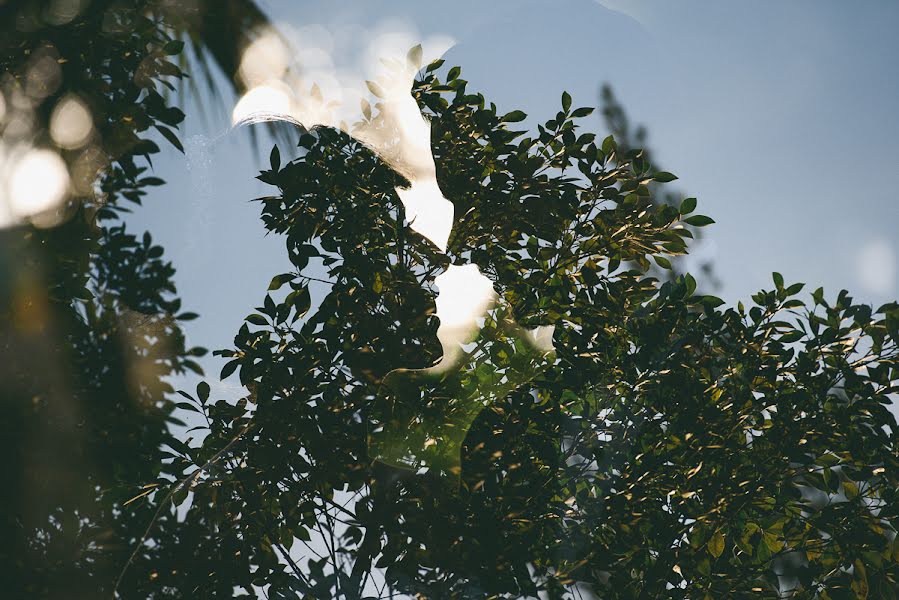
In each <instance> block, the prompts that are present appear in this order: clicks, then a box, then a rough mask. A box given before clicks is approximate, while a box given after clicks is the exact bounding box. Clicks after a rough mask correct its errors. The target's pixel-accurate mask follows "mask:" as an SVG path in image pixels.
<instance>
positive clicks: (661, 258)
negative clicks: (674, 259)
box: [652, 256, 671, 269]
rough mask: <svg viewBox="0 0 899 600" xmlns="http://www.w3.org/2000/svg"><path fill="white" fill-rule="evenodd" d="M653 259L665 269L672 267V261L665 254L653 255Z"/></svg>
mask: <svg viewBox="0 0 899 600" xmlns="http://www.w3.org/2000/svg"><path fill="white" fill-rule="evenodd" d="M652 259H653V260H654V261H656V264H657V265H659V266H660V267H662V268H663V269H671V261H670V260H668V259H667V258H665V257H664V256H653V257H652Z"/></svg>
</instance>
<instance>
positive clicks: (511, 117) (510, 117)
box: [500, 110, 527, 123]
mask: <svg viewBox="0 0 899 600" xmlns="http://www.w3.org/2000/svg"><path fill="white" fill-rule="evenodd" d="M526 118H527V114H526V113H525V112H524V111H521V110H513V111H512V112H510V113H506V115H505V116H503V118H502V119H500V120H501V121H502V122H503V123H518V122H520V121H524V120H525V119H526Z"/></svg>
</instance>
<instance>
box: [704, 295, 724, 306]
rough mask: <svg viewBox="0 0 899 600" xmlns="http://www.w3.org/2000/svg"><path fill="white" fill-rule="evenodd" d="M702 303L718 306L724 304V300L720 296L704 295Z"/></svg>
mask: <svg viewBox="0 0 899 600" xmlns="http://www.w3.org/2000/svg"><path fill="white" fill-rule="evenodd" d="M702 303H703V304H704V305H706V306H708V307H710V308H717V307H719V306H721V305H722V304H724V300H722V299H721V298H719V297H718V296H703V297H702Z"/></svg>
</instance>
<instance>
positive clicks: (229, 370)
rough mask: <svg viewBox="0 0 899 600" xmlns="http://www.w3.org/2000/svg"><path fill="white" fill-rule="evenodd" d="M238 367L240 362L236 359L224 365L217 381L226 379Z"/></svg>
mask: <svg viewBox="0 0 899 600" xmlns="http://www.w3.org/2000/svg"><path fill="white" fill-rule="evenodd" d="M238 365H240V360H238V359H235V360H232V361H231V362H228V363H225V366H224V367H222V372H221V374H219V379H227V378H228V377H229V376H230V375H231V374H232V373H233V372H234V371H235V370H236V369H237V367H238Z"/></svg>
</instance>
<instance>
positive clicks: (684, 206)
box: [679, 198, 696, 215]
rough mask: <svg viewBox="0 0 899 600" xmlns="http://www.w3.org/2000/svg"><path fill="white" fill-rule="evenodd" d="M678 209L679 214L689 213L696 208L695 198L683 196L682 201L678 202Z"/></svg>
mask: <svg viewBox="0 0 899 600" xmlns="http://www.w3.org/2000/svg"><path fill="white" fill-rule="evenodd" d="M679 210H680V214H682V215H689V214H690V213H691V212H693V211H694V210H696V198H684V201H683V202H681V203H680V209H679Z"/></svg>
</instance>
